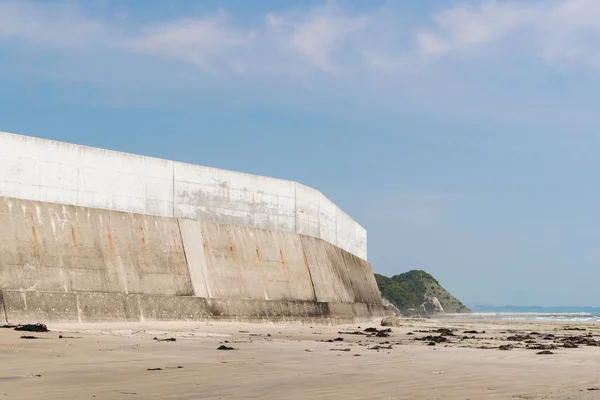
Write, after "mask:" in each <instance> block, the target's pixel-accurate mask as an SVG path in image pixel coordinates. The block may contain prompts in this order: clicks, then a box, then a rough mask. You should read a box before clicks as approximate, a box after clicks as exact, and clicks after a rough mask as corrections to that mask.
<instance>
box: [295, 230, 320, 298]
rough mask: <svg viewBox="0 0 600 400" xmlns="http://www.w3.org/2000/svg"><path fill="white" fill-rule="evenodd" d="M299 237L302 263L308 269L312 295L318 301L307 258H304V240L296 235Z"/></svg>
mask: <svg viewBox="0 0 600 400" xmlns="http://www.w3.org/2000/svg"><path fill="white" fill-rule="evenodd" d="M298 238H299V239H300V247H301V248H302V255H303V256H304V264H305V265H306V270H307V271H308V279H310V285H311V286H312V291H313V296H315V301H316V302H318V301H319V299H318V298H317V291H316V289H315V281H313V277H312V273H311V272H310V267H309V266H308V258H306V251H305V250H304V242H303V241H302V237H300V236H299V235H298Z"/></svg>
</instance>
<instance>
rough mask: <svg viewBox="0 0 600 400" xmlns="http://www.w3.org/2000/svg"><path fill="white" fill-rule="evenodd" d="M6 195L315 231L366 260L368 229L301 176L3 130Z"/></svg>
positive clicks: (1, 172) (0, 158) (1, 177)
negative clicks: (229, 167)
mask: <svg viewBox="0 0 600 400" xmlns="http://www.w3.org/2000/svg"><path fill="white" fill-rule="evenodd" d="M0 196H6V197H14V198H20V199H25V200H35V201H44V202H52V203H58V204H66V205H73V206H81V207H90V208H98V209H104V210H113V211H123V212H130V213H136V214H145V215H154V216H162V217H173V218H185V219H196V220H203V221H209V222H215V223H221V224H234V225H242V226H248V227H253V228H261V229H269V230H277V231H281V232H290V233H298V234H302V235H307V236H313V237H317V238H320V239H323V240H325V241H328V242H329V243H331V244H333V245H336V246H338V247H340V248H342V249H344V250H346V251H349V252H351V253H353V254H355V255H357V256H358V257H361V258H363V259H367V233H366V230H365V229H364V228H363V227H362V226H360V225H359V224H358V223H356V222H355V221H354V220H353V219H352V218H350V217H349V216H348V215H347V214H346V213H344V212H343V211H342V210H341V209H340V208H339V207H337V206H336V205H335V204H334V203H333V202H332V201H331V200H329V199H328V198H327V197H325V196H324V195H323V194H322V193H321V192H319V191H318V190H315V189H313V188H310V187H308V186H304V185H302V184H300V183H297V182H292V181H287V180H282V179H276V178H268V177H264V176H258V175H251V174H245V173H240V172H233V171H227V170H222V169H218V168H211V167H203V166H197V165H191V164H185V163H179V162H174V161H168V160H161V159H156V158H151V157H143V156H138V155H133V154H126V153H120V152H116V151H109V150H103V149H96V148H91V147H86V146H79V145H74V144H68V143H61V142H56V141H52V140H45V139H39V138H33V137H28V136H22V135H15V134H10V133H4V132H0Z"/></svg>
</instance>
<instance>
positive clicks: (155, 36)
mask: <svg viewBox="0 0 600 400" xmlns="http://www.w3.org/2000/svg"><path fill="white" fill-rule="evenodd" d="M379 11H380V10H379ZM598 17H600V3H598V2H597V1H595V0H546V1H541V0H537V1H532V2H527V3H524V2H511V1H506V2H499V1H489V0H483V1H472V2H470V3H466V4H465V3H462V2H461V3H457V5H452V4H451V5H449V6H448V7H447V8H446V9H443V10H441V11H439V12H437V13H435V14H432V15H431V16H430V17H429V18H428V19H424V20H423V19H421V20H418V21H415V22H413V26H412V27H409V28H410V29H408V31H410V32H412V33H411V34H410V35H407V34H406V31H407V30H404V31H402V34H401V35H400V34H399V33H398V31H397V30H394V29H392V27H393V25H394V24H395V23H398V21H399V18H400V15H398V16H397V18H394V16H393V15H392V16H391V17H390V15H389V14H388V13H384V12H378V11H375V12H362V13H359V12H350V11H348V10H346V9H344V8H343V7H342V6H340V5H337V4H336V3H331V2H326V3H324V4H323V5H322V6H319V7H313V8H307V9H304V10H297V9H296V10H293V11H289V12H269V11H265V14H264V18H263V20H262V22H261V23H259V24H255V25H254V26H250V27H249V26H246V25H243V24H240V23H239V22H238V23H237V24H236V22H233V21H232V20H231V19H230V17H229V15H228V14H227V11H222V10H221V11H219V10H218V11H217V12H215V13H212V14H204V15H194V16H185V17H182V18H179V19H177V18H175V19H164V20H162V21H158V22H154V23H139V22H138V23H136V22H134V21H133V20H131V19H128V20H127V24H125V23H123V21H122V18H114V19H113V20H107V19H100V18H93V17H91V16H87V15H85V13H84V12H83V10H82V9H81V8H78V7H76V6H74V5H67V4H66V3H65V4H62V5H60V3H59V5H56V4H53V5H48V4H44V3H38V2H35V3H34V2H27V1H19V2H16V1H1V0H0V40H1V41H2V42H3V43H9V42H14V41H21V42H25V43H29V44H31V45H37V46H46V47H51V48H52V47H53V48H62V49H73V48H87V49H97V48H99V47H102V48H110V49H112V50H113V51H118V52H132V53H136V52H139V53H145V54H152V55H154V56H156V57H163V58H171V59H176V60H179V61H182V62H187V63H192V64H194V65H197V66H199V67H201V68H202V69H204V70H212V71H213V72H214V70H215V69H217V70H218V67H220V66H222V65H224V64H226V65H228V66H230V67H234V68H232V70H233V71H234V72H236V73H244V72H247V70H248V69H249V70H252V71H255V72H260V70H261V68H264V69H265V70H267V71H269V72H271V71H273V70H274V69H277V68H276V66H274V65H269V64H273V63H285V64H286V66H289V62H290V60H293V62H292V63H293V64H295V65H297V66H299V67H304V68H308V69H314V70H317V71H320V72H325V73H329V74H338V73H343V72H344V71H346V70H354V71H357V68H356V65H360V66H361V71H362V72H361V73H363V72H364V71H368V70H372V71H373V72H372V73H376V72H377V70H378V69H384V70H387V71H388V72H390V71H392V70H393V69H392V68H390V67H391V66H392V65H393V64H394V63H393V62H392V61H393V60H398V59H401V60H402V61H403V62H404V63H406V62H409V61H410V62H413V63H418V62H420V61H422V60H423V58H426V59H428V60H429V61H431V60H432V59H436V58H439V57H442V56H449V55H464V54H465V53H468V52H469V51H476V50H478V49H483V48H489V46H493V45H494V43H495V42H498V41H501V40H503V39H507V38H514V39H515V40H516V41H517V43H528V44H529V45H530V46H531V48H530V50H531V53H530V54H529V55H523V54H521V55H520V56H522V57H526V56H529V57H531V56H533V57H539V58H540V59H541V60H544V61H547V62H550V61H552V60H554V59H557V58H566V59H569V60H571V61H579V62H581V63H583V64H591V65H596V61H597V60H598V59H599V58H600V45H599V44H597V43H598V40H597V39H598V38H599V36H600V25H598V24H597V20H598ZM386 25H387V26H388V27H389V28H390V29H382V26H386ZM375 28H377V29H375ZM394 35H397V36H394ZM517 36H518V37H517ZM515 37H516V38H515ZM382 42H385V43H396V45H395V46H393V47H390V46H388V47H386V49H385V50H380V51H373V49H380V48H381V46H380V43H382ZM299 64H301V65H299ZM209 66H210V67H212V68H209ZM246 67H247V68H246ZM396 72H398V71H396Z"/></svg>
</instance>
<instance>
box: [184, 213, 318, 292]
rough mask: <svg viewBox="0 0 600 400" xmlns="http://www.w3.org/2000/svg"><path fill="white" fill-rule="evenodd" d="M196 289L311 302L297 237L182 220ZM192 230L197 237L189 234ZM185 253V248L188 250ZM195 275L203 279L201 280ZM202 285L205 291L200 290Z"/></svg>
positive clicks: (300, 247)
mask: <svg viewBox="0 0 600 400" xmlns="http://www.w3.org/2000/svg"><path fill="white" fill-rule="evenodd" d="M181 222H182V227H185V229H182V233H183V232H185V234H184V246H185V248H186V249H188V248H191V247H193V248H194V250H193V255H194V256H193V258H192V257H191V255H192V254H189V253H188V263H189V266H190V273H191V276H192V278H193V285H194V287H199V288H200V291H201V292H200V293H202V294H204V293H206V292H209V293H210V296H206V297H211V298H230V299H254V300H312V301H314V300H315V294H314V290H313V285H312V281H311V277H310V272H309V270H308V266H307V265H306V263H305V261H304V253H303V249H302V243H301V241H300V237H299V236H298V235H295V234H292V233H285V232H277V231H268V230H263V229H255V228H248V227H241V226H235V225H221V224H213V223H209V222H199V221H181ZM192 232H194V233H195V235H197V236H192V235H193V234H192ZM186 252H187V250H186ZM199 279H204V282H200V281H199ZM204 286H207V287H208V290H207V291H206V292H205V291H204Z"/></svg>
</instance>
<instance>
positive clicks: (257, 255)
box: [256, 247, 260, 261]
mask: <svg viewBox="0 0 600 400" xmlns="http://www.w3.org/2000/svg"><path fill="white" fill-rule="evenodd" d="M256 258H257V259H258V261H260V251H259V250H258V247H257V248H256Z"/></svg>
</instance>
